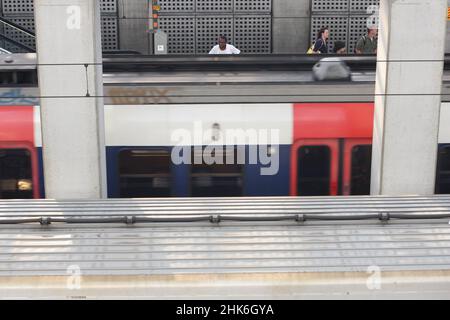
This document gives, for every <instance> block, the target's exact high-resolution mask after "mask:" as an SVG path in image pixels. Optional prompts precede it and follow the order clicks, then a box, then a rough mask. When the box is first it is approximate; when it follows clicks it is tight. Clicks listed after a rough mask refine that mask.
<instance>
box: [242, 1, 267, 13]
mask: <svg viewBox="0 0 450 320" xmlns="http://www.w3.org/2000/svg"><path fill="white" fill-rule="evenodd" d="M234 11H236V12H261V13H262V12H271V11H272V0H234Z"/></svg>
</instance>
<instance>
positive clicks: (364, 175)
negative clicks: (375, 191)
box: [342, 138, 372, 196]
mask: <svg viewBox="0 0 450 320" xmlns="http://www.w3.org/2000/svg"><path fill="white" fill-rule="evenodd" d="M343 149H344V150H343V151H344V156H343V160H344V164H343V188H342V193H343V195H345V196H348V195H369V194H370V173H371V162H372V139H367V138H366V139H345V140H344V148H343Z"/></svg>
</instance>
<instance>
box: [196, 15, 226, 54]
mask: <svg viewBox="0 0 450 320" xmlns="http://www.w3.org/2000/svg"><path fill="white" fill-rule="evenodd" d="M196 31H197V33H196V36H197V53H198V54H205V53H208V52H209V51H210V50H211V48H212V47H213V46H215V45H216V44H217V40H218V37H219V35H224V36H226V37H227V38H228V42H229V43H233V42H234V38H233V34H234V33H233V17H232V16H224V15H221V16H197V23H196Z"/></svg>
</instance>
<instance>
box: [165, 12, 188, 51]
mask: <svg viewBox="0 0 450 320" xmlns="http://www.w3.org/2000/svg"><path fill="white" fill-rule="evenodd" d="M159 26H160V29H161V30H163V31H164V32H166V33H167V35H168V53H169V54H183V53H184V54H194V53H195V18H194V17H192V16H162V17H160V19H159Z"/></svg>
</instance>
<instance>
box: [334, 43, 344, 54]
mask: <svg viewBox="0 0 450 320" xmlns="http://www.w3.org/2000/svg"><path fill="white" fill-rule="evenodd" d="M333 52H334V53H335V54H347V47H346V45H345V42H344V41H336V42H335V43H334V48H333Z"/></svg>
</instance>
